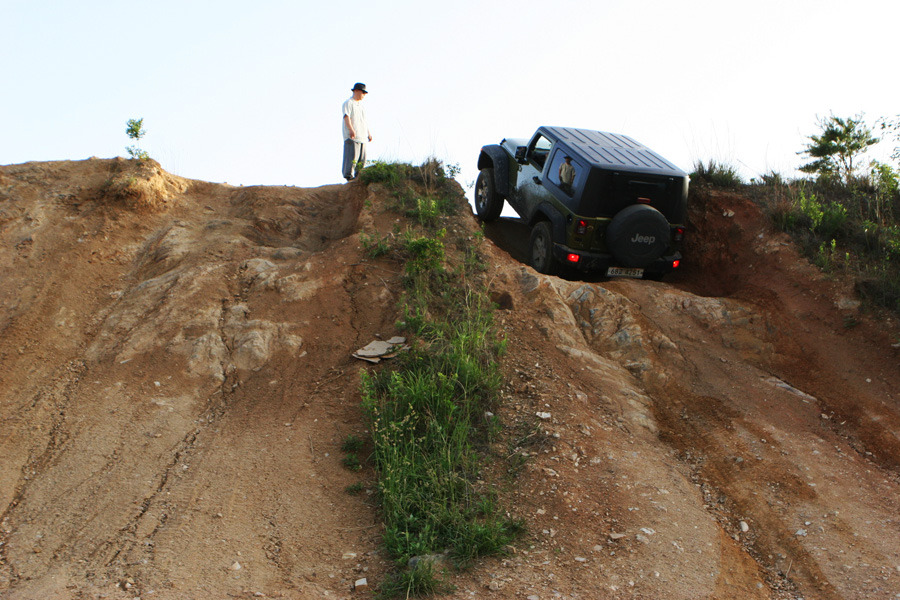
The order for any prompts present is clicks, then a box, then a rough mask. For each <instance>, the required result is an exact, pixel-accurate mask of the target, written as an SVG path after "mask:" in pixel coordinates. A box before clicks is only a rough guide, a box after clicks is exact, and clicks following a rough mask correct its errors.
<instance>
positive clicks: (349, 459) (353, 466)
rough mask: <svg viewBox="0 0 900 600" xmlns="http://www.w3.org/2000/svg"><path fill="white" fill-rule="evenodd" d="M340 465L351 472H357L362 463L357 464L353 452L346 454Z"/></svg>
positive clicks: (357, 461)
mask: <svg viewBox="0 0 900 600" xmlns="http://www.w3.org/2000/svg"><path fill="white" fill-rule="evenodd" d="M341 464H343V465H344V466H345V467H347V468H348V469H350V470H351V471H359V470H361V469H362V463H360V462H359V457H358V456H357V455H356V453H355V452H348V453H347V455H346V456H344V458H342V459H341Z"/></svg>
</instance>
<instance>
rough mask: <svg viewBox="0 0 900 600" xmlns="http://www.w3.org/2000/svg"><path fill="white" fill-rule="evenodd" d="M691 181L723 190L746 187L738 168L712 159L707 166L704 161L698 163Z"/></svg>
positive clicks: (695, 165) (695, 164)
mask: <svg viewBox="0 0 900 600" xmlns="http://www.w3.org/2000/svg"><path fill="white" fill-rule="evenodd" d="M691 179H693V180H697V181H701V182H704V183H706V184H708V185H711V186H713V187H721V188H737V187H740V186H742V185H744V180H743V179H742V178H741V175H740V173H738V171H737V168H735V167H733V166H732V165H726V164H722V163H719V162H717V161H716V160H715V159H712V158H711V159H709V161H708V162H707V163H706V164H704V163H703V161H699V160H698V161H696V162H695V163H694V171H693V172H692V173H691Z"/></svg>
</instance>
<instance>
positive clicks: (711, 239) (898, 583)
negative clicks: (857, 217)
mask: <svg viewBox="0 0 900 600" xmlns="http://www.w3.org/2000/svg"><path fill="white" fill-rule="evenodd" d="M124 168H126V167H125V166H123V165H122V164H121V163H119V162H116V161H101V160H90V161H82V162H61V163H33V164H27V165H19V166H7V167H0V281H2V282H3V285H2V287H0V336H2V337H0V361H2V370H0V459H2V461H0V511H2V512H0V597H2V598H14V599H32V598H100V597H106V598H134V597H138V596H139V597H142V598H145V599H146V598H163V599H168V598H211V597H254V596H256V597H260V596H259V595H263V596H265V597H274V598H320V597H332V598H345V597H346V598H350V597H367V596H368V595H369V592H363V591H356V592H352V591H351V585H352V583H353V581H355V580H356V579H359V578H361V577H366V578H367V579H368V580H369V582H371V583H377V582H378V581H379V580H380V578H381V577H382V575H383V573H384V570H385V568H386V567H387V564H386V560H385V558H384V557H382V556H381V555H380V554H379V552H378V535H379V532H380V529H379V526H378V524H377V523H378V521H377V514H376V512H375V511H374V509H373V506H372V502H371V500H370V499H369V498H368V497H367V496H366V495H365V494H363V495H361V496H352V495H349V494H347V493H346V492H345V491H344V488H345V487H346V486H348V485H350V484H352V483H355V482H357V481H364V482H365V481H369V480H371V476H372V475H371V473H367V472H366V471H363V473H362V474H361V475H360V474H356V473H352V472H350V471H348V470H346V469H344V468H343V467H342V466H341V463H340V457H341V453H340V445H341V443H342V441H343V440H344V439H345V437H346V436H347V435H348V434H350V433H361V432H362V431H363V429H364V428H363V424H362V422H361V419H360V412H359V410H358V408H357V403H358V381H359V379H358V372H359V370H360V369H362V368H381V367H367V366H363V365H361V364H360V363H359V362H358V361H355V360H354V359H352V358H350V354H351V353H352V352H353V351H354V350H355V349H357V348H359V347H361V346H363V345H365V344H366V343H368V342H369V341H371V340H372V339H375V337H376V336H377V335H381V336H382V337H390V336H391V335H393V334H395V333H396V331H395V330H394V325H393V324H394V322H395V321H396V318H397V308H396V302H397V299H398V296H397V292H396V291H397V290H398V289H399V283H398V281H399V280H398V277H399V275H398V272H397V265H396V264H395V263H393V262H392V261H390V260H389V259H384V260H381V261H374V262H373V261H370V260H367V259H366V258H365V257H364V256H363V254H362V252H361V249H360V243H359V240H358V233H359V231H360V230H365V231H369V232H373V231H379V232H381V233H382V234H385V233H388V232H390V231H392V228H393V226H394V224H395V220H396V219H397V216H396V215H393V214H392V213H388V212H384V206H385V201H384V199H383V198H382V197H381V196H379V195H378V193H377V190H374V189H366V188H365V187H364V186H362V185H360V184H352V185H348V186H330V187H324V188H317V189H300V188H234V187H230V186H223V185H215V184H207V183H202V182H192V181H186V180H181V179H178V178H175V177H172V176H168V175H166V174H164V173H162V172H157V173H154V174H152V176H149V179H148V181H149V182H151V183H153V184H154V185H155V186H156V187H155V188H154V189H157V190H162V191H161V192H160V193H161V194H162V196H161V197H163V198H166V200H165V201H163V202H161V203H157V204H156V205H154V206H153V207H141V205H140V204H139V203H136V202H131V203H129V202H127V201H121V200H114V199H112V198H111V197H110V191H109V186H108V185H107V183H106V182H107V180H109V179H110V178H111V177H112V176H113V175H115V173H116V172H117V170H122V169H124ZM367 200H368V202H366V201H367ZM476 227H477V224H476V223H475V222H474V219H472V218H471V217H469V216H468V215H467V216H465V217H463V218H460V219H459V220H458V221H456V222H453V223H451V224H450V226H449V227H448V229H450V236H451V237H453V236H456V237H458V238H461V239H464V238H466V237H467V236H470V235H471V234H472V232H473V231H474V230H475V228H476ZM511 228H512V229H511ZM514 228H515V224H508V226H504V225H502V224H501V225H498V226H493V227H491V228H488V236H489V237H490V238H491V239H495V240H498V243H500V244H501V246H503V247H509V246H508V245H507V243H506V241H504V240H505V239H508V238H509V235H510V231H513V232H514ZM690 233H691V237H690V238H689V239H690V240H691V246H690V247H689V249H688V253H687V255H688V260H686V263H687V266H686V269H685V270H684V271H683V272H681V273H679V274H678V276H677V277H674V278H672V279H670V280H668V281H666V282H663V283H653V282H641V281H612V282H593V283H590V282H581V281H567V280H563V279H558V278H548V277H544V276H541V275H538V274H536V273H534V271H532V270H531V269H529V268H528V267H525V266H523V265H522V264H521V263H519V262H518V261H517V260H516V259H515V255H516V251H515V249H514V248H511V249H510V252H511V253H512V255H513V256H510V255H509V254H508V253H507V251H505V250H504V249H503V247H495V246H493V244H492V243H491V242H488V243H487V244H486V247H487V248H486V251H487V254H488V257H489V263H490V264H491V265H492V267H491V270H490V271H489V277H490V278H491V283H492V287H493V288H494V290H495V293H496V294H497V297H498V298H499V297H503V299H504V302H503V303H502V305H503V306H504V309H503V310H500V311H498V321H499V322H500V323H501V325H502V327H503V328H504V330H505V332H506V335H507V336H508V339H509V347H510V352H509V355H508V357H507V359H506V362H505V365H504V368H505V370H506V373H507V385H506V386H505V388H504V402H503V405H502V407H501V409H500V415H501V417H502V418H503V420H504V423H505V424H506V431H507V438H508V439H507V440H506V441H505V442H504V443H502V444H498V446H497V448H494V449H493V450H494V452H496V453H497V456H499V457H502V459H503V460H496V461H494V467H493V468H494V470H495V471H496V472H495V473H494V478H495V480H496V481H497V483H498V489H499V491H500V492H501V496H502V498H503V499H504V501H505V503H506V505H507V506H511V507H514V508H513V510H514V512H515V513H517V514H518V515H520V516H523V517H525V518H526V520H527V523H528V527H529V532H528V534H527V535H526V536H525V538H523V539H522V540H521V542H520V543H519V544H518V545H517V548H516V552H515V553H514V554H511V555H510V556H508V557H506V558H499V559H490V560H486V561H484V562H482V563H479V564H478V565H477V566H476V567H475V568H474V569H473V570H471V571H468V572H465V573H462V574H459V575H457V576H456V577H455V578H454V581H455V584H456V585H457V591H456V592H454V593H453V594H451V595H450V597H457V598H471V597H491V598H527V597H529V596H535V597H538V598H540V599H544V598H556V597H561V598H667V599H668V598H734V599H738V598H741V599H743V598H896V597H900V517H898V515H900V494H898V490H900V478H898V474H900V464H898V463H900V440H898V432H900V398H898V391H897V390H900V366H898V365H900V356H898V349H897V348H895V347H893V346H892V344H896V343H897V342H898V341H900V338H898V335H900V334H898V327H897V325H896V323H895V322H893V321H885V320H880V321H872V320H871V319H870V317H869V315H867V314H866V313H861V312H860V311H859V309H858V308H856V305H855V304H854V303H853V296H852V290H850V289H848V288H847V287H846V286H842V285H840V284H839V282H838V283H836V282H832V281H828V280H826V279H824V278H822V277H821V276H820V275H819V274H818V273H817V272H816V271H815V269H813V268H811V267H810V266H809V265H808V264H806V263H805V262H804V261H803V260H800V259H799V258H798V257H797V255H796V253H795V252H794V250H793V249H792V247H791V245H790V244H789V243H788V241H787V239H786V238H785V237H783V236H782V235H780V234H776V233H774V232H773V231H772V230H771V229H770V227H769V226H768V225H767V223H766V220H765V219H764V217H763V216H762V215H761V214H760V213H759V210H758V208H757V207H756V206H755V205H754V204H753V203H752V202H750V201H749V200H747V199H746V198H743V197H741V196H739V195H734V194H730V195H729V194H712V195H711V196H710V197H704V196H700V198H699V200H696V201H695V203H694V208H693V215H692V230H691V232H690ZM839 306H840V307H842V308H839ZM537 413H549V414H550V416H549V418H540V417H538V416H536V414H537ZM544 416H546V415H544ZM473 592H474V594H473Z"/></svg>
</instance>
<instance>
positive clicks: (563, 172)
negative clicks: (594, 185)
mask: <svg viewBox="0 0 900 600" xmlns="http://www.w3.org/2000/svg"><path fill="white" fill-rule="evenodd" d="M582 171H583V169H582V168H581V166H580V165H578V164H577V163H576V162H575V161H574V160H572V157H571V156H569V155H568V154H566V153H565V152H564V151H562V150H557V151H556V152H554V153H553V162H552V163H551V164H550V172H549V173H548V174H547V177H548V178H549V179H550V181H552V182H553V183H555V184H556V185H557V187H559V189H561V190H562V191H563V192H564V193H566V194H568V195H569V196H571V195H572V194H574V193H575V179H576V178H577V177H579V176H580V175H581V172H582Z"/></svg>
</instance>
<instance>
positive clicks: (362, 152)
mask: <svg viewBox="0 0 900 600" xmlns="http://www.w3.org/2000/svg"><path fill="white" fill-rule="evenodd" d="M358 147H359V154H358V155H357V157H356V175H359V172H360V171H362V170H363V167H365V166H366V145H365V144H358ZM356 175H354V177H355V176H356Z"/></svg>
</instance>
